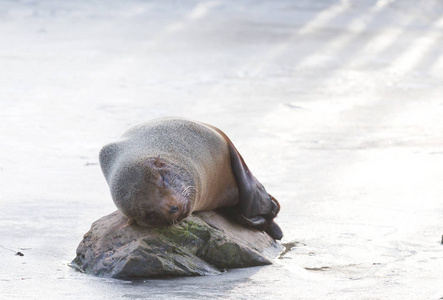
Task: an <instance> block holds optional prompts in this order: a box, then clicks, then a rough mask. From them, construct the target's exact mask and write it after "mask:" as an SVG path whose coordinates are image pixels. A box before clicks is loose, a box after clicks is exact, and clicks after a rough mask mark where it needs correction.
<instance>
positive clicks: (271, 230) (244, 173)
mask: <svg viewBox="0 0 443 300" xmlns="http://www.w3.org/2000/svg"><path fill="white" fill-rule="evenodd" d="M213 128H214V127H213ZM214 129H216V128H214ZM216 130H217V132H219V133H220V134H221V135H222V136H223V137H224V139H225V140H226V142H227V143H228V146H229V154H230V158H231V168H232V173H233V174H234V177H235V181H236V183H237V187H238V194H239V199H240V201H239V204H238V208H237V213H238V215H237V218H238V220H239V221H240V222H241V223H243V224H245V225H247V226H250V227H253V228H257V229H259V230H263V231H265V232H267V233H268V234H269V235H270V236H271V237H272V238H274V239H281V238H282V236H283V233H282V231H281V229H280V227H279V226H278V225H277V223H275V222H274V221H273V219H274V218H275V217H276V216H277V214H278V212H279V211H280V204H279V203H278V201H277V200H276V199H275V198H274V197H272V196H271V195H269V194H268V192H266V190H265V188H264V186H263V185H262V184H261V183H260V182H259V181H258V180H257V178H255V176H254V175H252V173H251V171H250V170H249V168H248V166H247V165H246V163H245V161H244V160H243V158H242V156H241V155H240V153H239V152H238V151H237V149H236V148H235V146H234V144H233V143H232V142H231V141H230V139H229V138H228V137H227V136H226V134H224V133H223V132H222V131H221V130H219V129H216Z"/></svg>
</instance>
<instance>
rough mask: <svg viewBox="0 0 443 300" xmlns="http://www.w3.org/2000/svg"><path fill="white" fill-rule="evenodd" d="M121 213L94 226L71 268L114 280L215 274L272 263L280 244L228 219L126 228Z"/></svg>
mask: <svg viewBox="0 0 443 300" xmlns="http://www.w3.org/2000/svg"><path fill="white" fill-rule="evenodd" d="M126 222H127V219H126V218H125V217H124V216H123V215H122V214H121V213H120V212H119V211H116V212H114V213H112V214H110V215H107V216H105V217H103V218H101V219H99V220H97V221H96V222H94V223H93V224H92V226H91V229H90V230H89V232H87V233H86V234H85V235H84V238H83V240H82V241H81V243H80V245H79V246H78V248H77V256H76V258H75V259H74V260H73V261H72V263H71V266H72V267H74V268H76V269H78V270H80V271H82V272H85V273H89V274H93V275H97V276H103V277H113V278H121V279H124V278H151V277H165V276H194V275H216V274H220V273H221V272H222V271H223V270H224V269H229V268H241V267H251V266H260V265H268V264H271V259H272V258H275V257H276V256H277V255H278V253H279V252H280V251H281V245H280V244H278V243H277V242H275V241H274V240H273V239H272V238H271V237H269V236H268V235H267V234H266V233H263V232H260V231H257V230H254V229H249V228H245V227H243V226H242V225H240V224H237V223H236V222H234V221H231V220H228V219H227V217H225V216H224V215H222V214H220V213H218V212H215V211H207V212H198V213H195V214H193V215H192V216H190V217H188V218H186V219H185V220H184V221H183V222H181V223H180V224H177V225H174V226H169V227H164V228H142V227H139V226H137V225H135V224H133V225H129V226H125V225H126Z"/></svg>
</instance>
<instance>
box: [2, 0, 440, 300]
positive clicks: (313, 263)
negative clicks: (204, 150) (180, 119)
mask: <svg viewBox="0 0 443 300" xmlns="http://www.w3.org/2000/svg"><path fill="white" fill-rule="evenodd" d="M0 36H1V40H0V45H1V47H0V70H1V71H0V138H1V147H0V182H1V184H0V211H1V218H0V254H1V257H2V259H1V260H0V270H1V272H0V295H1V298H2V299H42V298H44V299H146V298H150V297H152V298H154V299H170V298H174V299H186V298H201V299H207V298H217V299H324V298H328V299H439V298H441V297H443V287H442V278H443V245H441V244H440V243H441V236H442V235H443V226H442V215H443V201H442V198H443V185H442V184H441V183H442V182H443V120H442V116H443V99H442V97H441V95H442V94H443V85H442V82H443V54H442V51H441V49H443V39H442V36H443V3H441V1H419V2H417V1H410V0H404V1H400V0H379V1H369V0H359V1H338V0H322V1H308V0H297V1H252V0H249V1H246V0H241V1H186V2H184V1H156V2H154V1H141V0H140V1H136V0H130V1H115V0H110V1H49V0H47V1H6V0H5V1H0ZM166 115H177V116H184V117H188V118H193V119H197V120H201V121H204V122H208V123H211V124H214V125H216V126H218V127H220V128H221V129H223V130H224V131H225V132H226V133H227V134H228V135H229V136H230V137H231V139H232V140H233V141H234V143H235V144H236V146H237V148H238V149H239V151H240V152H241V153H242V155H243V157H244V158H245V160H246V162H247V163H248V165H249V167H250V169H251V170H252V171H253V172H254V174H255V175H256V177H258V178H259V180H260V181H261V182H262V183H263V184H264V185H265V186H266V188H267V190H268V191H269V192H270V193H271V194H272V195H273V196H275V197H276V198H277V199H278V200H279V201H280V203H281V204H282V210H281V213H280V215H279V217H278V222H279V224H280V225H281V227H282V228H283V230H284V232H285V234H286V236H285V238H284V240H283V242H284V243H288V242H296V247H295V248H293V249H292V251H290V252H288V253H286V254H285V255H284V256H283V258H282V259H277V260H276V261H275V263H274V265H272V266H269V267H263V268H251V269H246V270H232V271H228V272H227V273H226V274H223V275H221V276H216V277H207V278H183V279H173V280H152V281H145V282H122V281H114V280H108V279H100V278H94V277H91V276H88V275H84V274H81V273H77V272H75V271H74V270H72V269H70V268H69V267H68V266H67V263H68V262H70V261H71V260H72V259H73V258H74V257H75V249H76V247H77V245H78V243H79V242H80V240H81V238H82V235H83V234H84V233H85V232H86V231H87V230H88V229H89V226H90V224H91V223H92V222H93V221H94V220H96V219H98V218H99V217H101V216H103V215H106V214H108V213H110V212H111V211H113V210H114V209H115V207H114V205H113V203H112V201H111V198H110V195H109V192H108V188H107V185H106V182H105V180H104V178H103V176H102V174H101V171H100V167H99V166H98V152H99V150H100V147H101V146H102V145H104V144H105V143H107V142H109V141H112V140H114V139H117V138H118V137H119V136H120V135H121V134H122V133H123V132H124V131H125V130H126V129H127V128H128V127H129V126H132V125H134V124H137V123H139V122H142V121H145V120H148V119H152V118H156V117H161V116H166ZM16 252H22V253H23V254H24V256H16V255H15V253H16Z"/></svg>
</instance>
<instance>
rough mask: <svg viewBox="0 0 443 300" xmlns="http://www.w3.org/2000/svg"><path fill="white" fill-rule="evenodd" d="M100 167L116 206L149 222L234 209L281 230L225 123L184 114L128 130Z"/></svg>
mask: <svg viewBox="0 0 443 300" xmlns="http://www.w3.org/2000/svg"><path fill="white" fill-rule="evenodd" d="M100 165H101V168H102V171H103V174H104V175H105V178H106V181H107V182H108V185H109V188H110V191H111V195H112V198H113V200H114V203H115V204H116V206H117V208H118V209H119V210H120V211H121V212H122V213H123V214H124V215H125V216H126V217H128V219H129V221H130V222H133V221H134V222H136V223H137V224H138V225H140V226H144V227H158V226H164V225H168V224H174V223H177V222H180V221H181V220H182V219H184V218H186V217H187V216H189V215H190V214H191V213H192V212H193V211H203V210H212V209H217V208H223V207H234V208H235V211H236V216H237V219H238V220H239V221H240V222H241V223H242V224H244V225H246V226H249V227H253V228H257V229H259V230H263V231H265V232H267V233H268V234H269V235H270V236H271V237H273V238H274V239H281V238H282V236H283V233H282V231H281V229H280V227H279V226H278V225H277V223H275V222H274V220H273V219H274V218H275V217H276V216H277V214H278V212H279V210H280V204H279V203H278V201H277V200H276V199H275V198H274V197H272V196H271V195H269V194H268V193H267V192H266V190H265V188H264V187H263V185H262V184H261V183H260V182H258V180H257V179H256V178H255V177H254V175H252V173H251V172H250V170H249V169H248V167H247V165H246V164H245V162H244V160H243V158H242V157H241V155H240V153H239V152H238V151H237V149H236V148H235V146H234V145H233V144H232V142H231V140H230V139H229V138H228V137H227V136H226V134H224V133H223V132H222V131H221V130H220V129H218V128H216V127H213V126H211V125H208V124H204V123H199V122H195V121H191V120H188V119H182V118H163V119H157V120H153V121H150V122H146V123H143V124H140V125H137V126H134V127H132V128H130V129H129V130H128V131H127V132H126V133H124V135H123V136H122V138H121V139H120V140H119V141H117V142H114V143H110V144H108V145H106V146H104V147H103V148H102V150H101V151H100Z"/></svg>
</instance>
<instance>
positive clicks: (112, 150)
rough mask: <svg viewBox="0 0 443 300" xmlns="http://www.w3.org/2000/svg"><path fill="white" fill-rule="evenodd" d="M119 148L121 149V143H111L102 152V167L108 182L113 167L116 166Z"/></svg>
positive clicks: (100, 159)
mask: <svg viewBox="0 0 443 300" xmlns="http://www.w3.org/2000/svg"><path fill="white" fill-rule="evenodd" d="M119 147H120V145H119V143H111V144H107V145H105V146H104V147H103V148H102V149H101V150H100V154H99V161H100V166H101V168H102V171H103V174H104V175H105V178H106V180H107V181H109V176H110V173H111V169H112V165H113V164H114V161H115V158H116V157H117V152H118V150H119Z"/></svg>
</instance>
